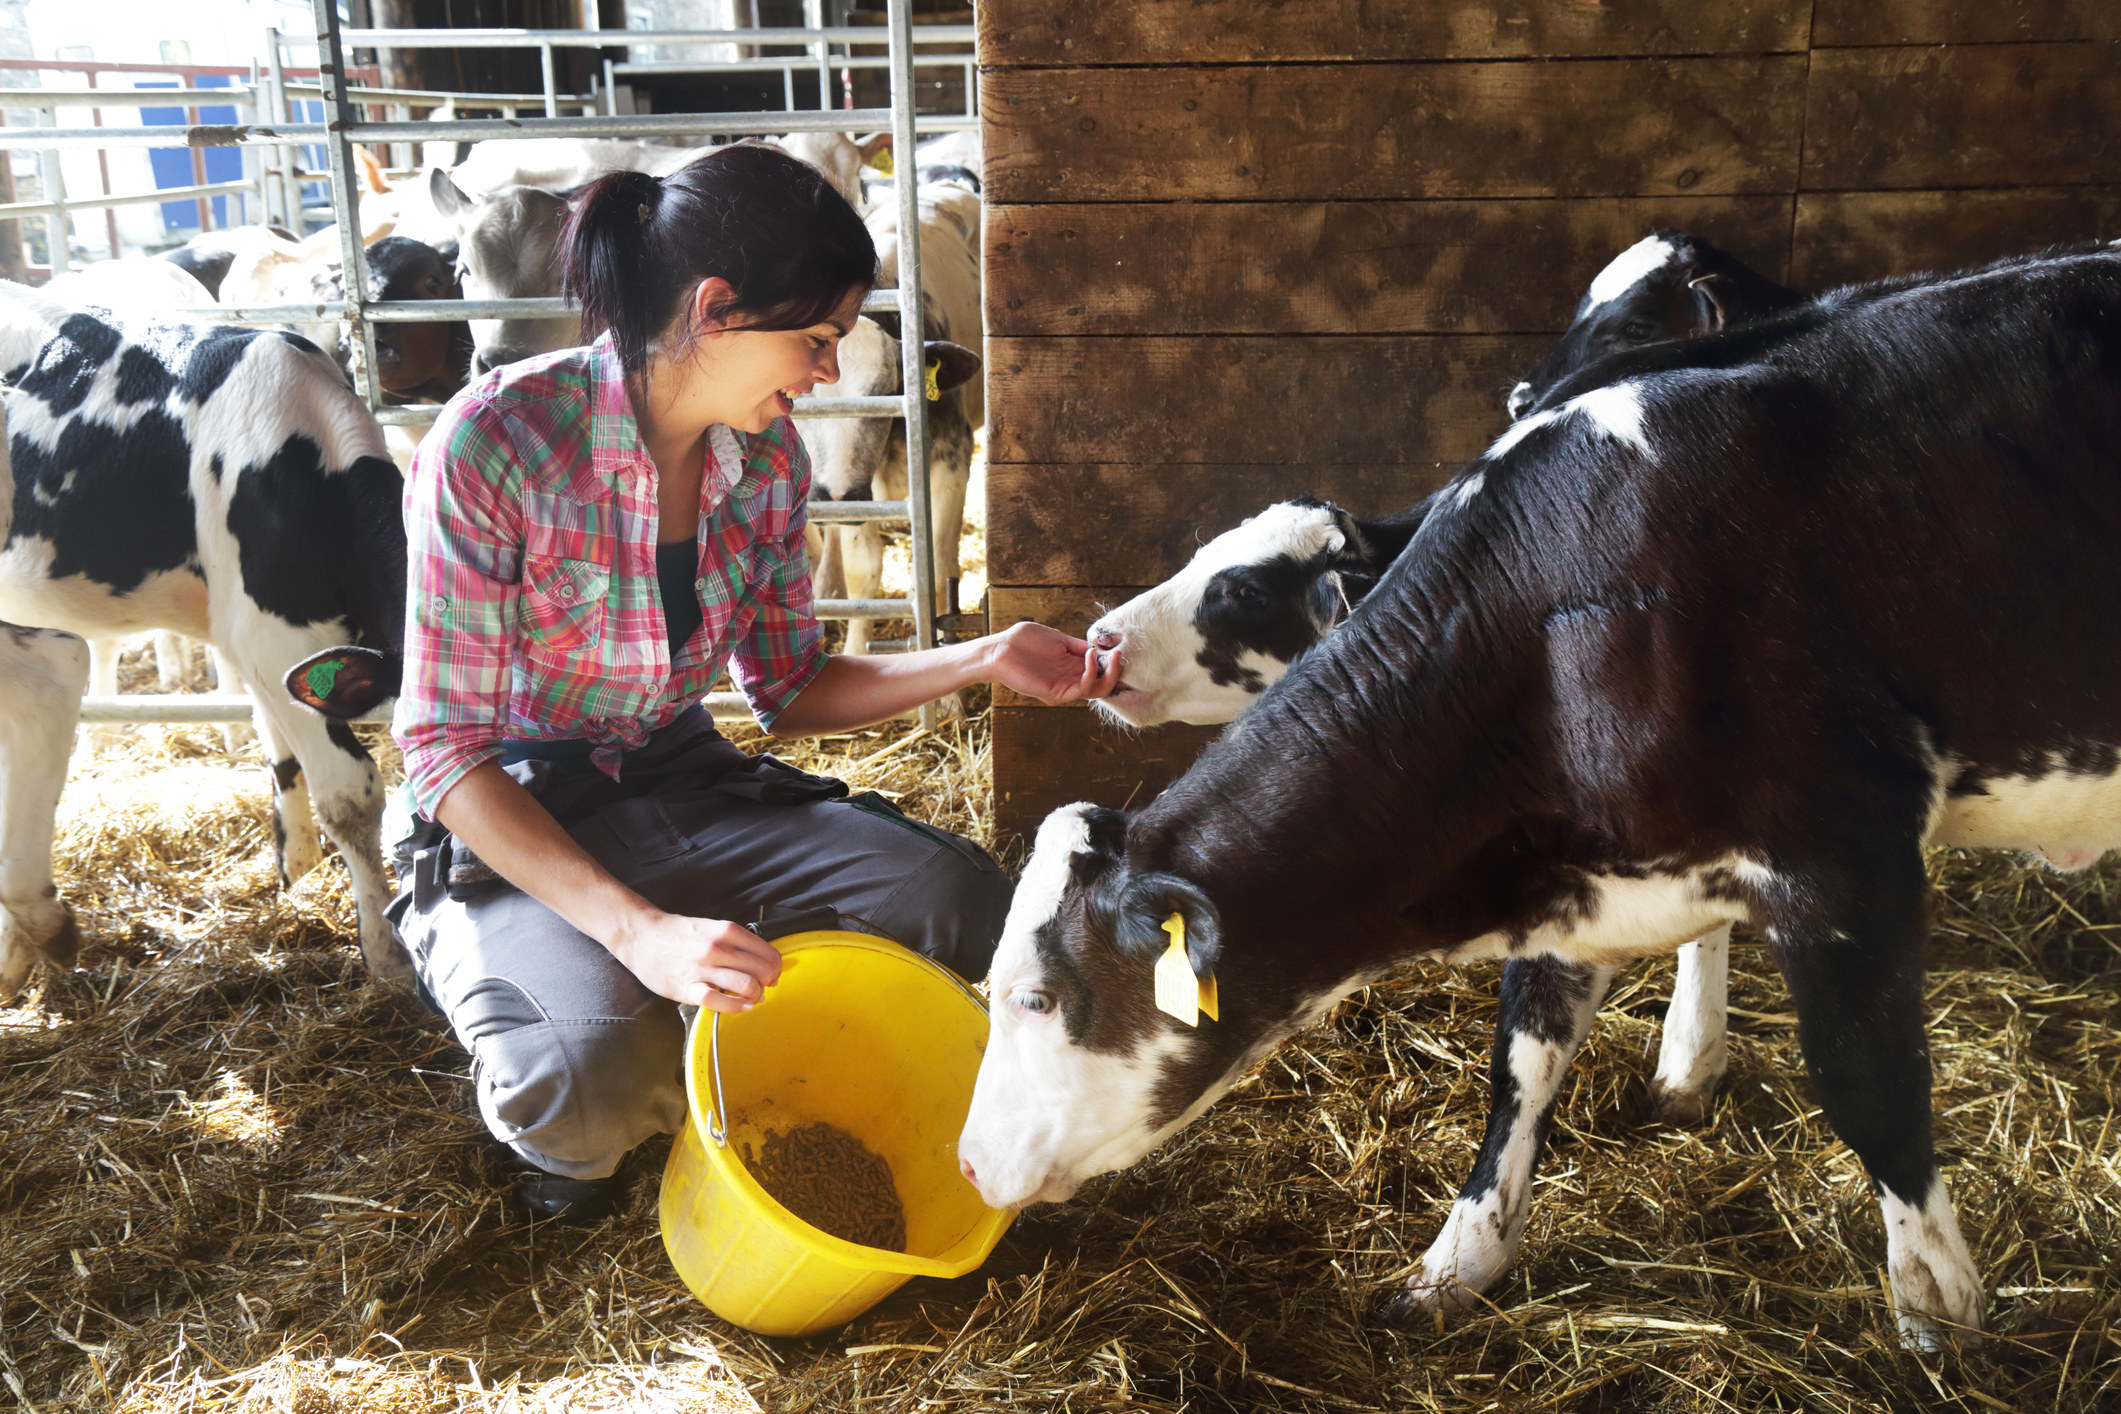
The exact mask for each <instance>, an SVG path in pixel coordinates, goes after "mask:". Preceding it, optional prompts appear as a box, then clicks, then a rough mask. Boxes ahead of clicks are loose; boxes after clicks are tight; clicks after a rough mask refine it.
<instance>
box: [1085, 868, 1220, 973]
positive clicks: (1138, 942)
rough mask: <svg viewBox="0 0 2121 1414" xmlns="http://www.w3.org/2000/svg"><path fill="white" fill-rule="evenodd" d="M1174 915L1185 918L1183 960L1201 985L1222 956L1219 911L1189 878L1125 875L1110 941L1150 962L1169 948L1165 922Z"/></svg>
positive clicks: (1124, 950)
mask: <svg viewBox="0 0 2121 1414" xmlns="http://www.w3.org/2000/svg"><path fill="white" fill-rule="evenodd" d="M1174 913H1175V914H1177V915H1178V916H1179V917H1180V918H1182V919H1184V920H1185V925H1186V960H1187V961H1188V962H1190V963H1192V964H1193V975H1194V976H1195V977H1197V978H1199V979H1200V980H1201V981H1202V982H1204V983H1205V982H1208V981H1210V980H1212V979H1213V978H1214V976H1215V968H1216V964H1217V963H1219V962H1220V961H1221V960H1222V950H1223V948H1222V914H1220V913H1219V912H1217V911H1216V908H1215V903H1214V901H1213V900H1212V899H1210V898H1209V897H1208V896H1207V895H1206V894H1204V893H1202V892H1201V891H1200V887H1199V886H1198V885H1196V884H1195V883H1194V882H1193V881H1192V880H1190V879H1184V878H1181V877H1179V876H1178V875H1176V874H1166V873H1163V872H1161V871H1159V872H1155V873H1149V874H1136V875H1134V876H1133V877H1132V878H1130V879H1128V880H1127V883H1126V887H1125V888H1124V889H1122V890H1121V892H1120V900H1119V917H1118V918H1117V919H1116V920H1115V921H1114V926H1113V929H1112V940H1113V942H1114V943H1116V944H1117V945H1118V946H1119V949H1120V951H1121V952H1123V953H1126V954H1127V955H1128V956H1130V957H1134V958H1138V959H1140V960H1141V961H1143V962H1154V961H1155V960H1156V959H1157V958H1159V957H1161V956H1163V953H1164V950H1165V949H1166V948H1168V947H1170V946H1171V935H1170V934H1169V933H1168V932H1167V931H1165V928H1164V925H1165V924H1166V923H1168V922H1170V921H1171V915H1173V914H1174Z"/></svg>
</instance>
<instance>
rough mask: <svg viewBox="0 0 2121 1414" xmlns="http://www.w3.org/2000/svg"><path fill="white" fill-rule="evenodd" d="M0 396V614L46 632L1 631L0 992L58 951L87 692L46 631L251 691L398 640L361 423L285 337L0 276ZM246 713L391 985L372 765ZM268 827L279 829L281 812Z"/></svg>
mask: <svg viewBox="0 0 2121 1414" xmlns="http://www.w3.org/2000/svg"><path fill="white" fill-rule="evenodd" d="M0 382H4V383H5V384H6V385H7V386H6V389H5V391H4V392H0V410H4V413H5V424H6V425H5V442H4V446H5V448H6V460H5V466H4V480H0V488H4V491H5V495H4V498H0V506H4V507H5V511H4V517H5V518H4V521H0V619H5V620H6V621H7V622H8V623H9V624H16V625H28V626H32V629H33V630H44V631H43V632H37V631H30V632H26V633H25V632H22V631H12V630H10V631H6V632H0V652H4V653H5V654H6V655H7V656H8V657H9V662H8V663H7V664H6V671H5V672H0V700H4V702H5V706H4V707H0V719H11V720H13V721H14V723H15V725H14V727H13V728H11V729H10V730H8V731H5V732H0V752H4V753H5V754H4V758H0V786H4V791H5V804H4V806H0V821H4V824H0V833H4V836H5V841H6V848H7V851H8V857H7V863H6V866H5V869H4V870H0V910H4V912H5V913H6V915H7V922H6V928H5V931H4V932H0V997H4V996H11V995H13V993H14V992H15V990H16V989H17V988H19V987H20V985H21V983H22V981H23V979H24V978H25V977H26V976H27V975H28V972H29V970H30V967H31V966H32V964H33V963H34V961H35V960H36V958H37V957H39V956H42V957H45V958H47V959H49V960H51V961H53V962H55V963H61V964H63V963H64V962H66V961H67V960H68V959H69V954H70V943H69V939H70V938H71V934H72V929H71V924H70V921H69V919H68V916H67V914H66V910H65V907H64V905H63V904H60V903H59V902H58V900H57V899H56V897H55V896H54V894H53V891H52V886H51V875H50V865H51V857H50V849H49V844H50V832H51V810H52V808H53V806H54V805H55V803H56V801H57V799H58V794H59V786H60V784H61V783H62V782H63V780H64V778H65V774H66V757H67V752H66V750H65V746H66V742H67V735H66V733H63V732H60V731H58V726H59V724H61V723H64V724H65V725H66V726H67V727H68V728H69V730H70V728H71V724H72V721H73V720H74V718H75V717H76V716H77V715H78V710H79V703H80V693H81V685H82V684H83V683H84V682H85V680H86V669H85V666H83V665H81V664H80V663H78V662H77V658H78V656H79V655H78V654H77V653H76V650H75V648H74V647H73V646H71V644H70V641H69V640H68V639H67V637H66V635H68V634H78V635H81V636H82V637H87V638H111V637H118V636H122V635H128V634H134V633H138V632H141V631H143V630H148V629H158V628H166V629H173V630H175V631H177V632H180V633H183V634H186V635H189V636H190V637H193V638H197V639H203V640H205V641H206V642H208V643H210V644H212V645H213V646H214V647H215V648H216V649H218V650H219V651H220V652H222V653H224V654H225V655H227V657H228V658H229V659H230V660H231V661H232V662H233V663H234V664H235V665H236V667H237V669H238V670H239V671H240V672H241V673H242V674H243V675H244V677H245V678H247V679H248V680H249V681H251V682H254V683H275V682H277V681H279V679H280V677H281V675H282V673H283V672H284V671H285V670H286V668H287V666H288V665H289V664H291V663H294V662H296V661H298V660H300V659H302V658H304V657H307V656H308V655H310V654H313V653H315V652H317V651H318V650H320V649H323V648H326V647H329V646H331V645H333V644H336V643H344V642H347V641H349V640H353V641H358V642H365V643H371V644H375V645H378V646H381V647H384V648H390V649H394V648H396V647H397V646H398V645H399V644H400V643H401V642H402V640H403V637H404V612H405V611H404V595H405V532H404V527H403V525H402V523H401V521H400V519H399V511H398V503H399V499H400V496H401V494H402V488H401V483H400V481H399V478H398V472H397V469H396V468H395V467H394V466H392V465H391V463H390V461H389V459H388V458H387V457H386V456H385V455H384V451H383V438H382V432H381V429H380V428H378V427H377V426H376V422H375V419H374V418H373V417H372V416H370V414H369V412H368V410H367V409H366V408H365V407H363V406H362V404H361V403H360V402H359V401H358V400H357V399H356V398H355V397H354V395H353V394H352V392H351V391H350V390H349V389H348V388H347V386H346V381H345V379H344V377H343V376H342V375H341V374H340V371H339V369H338V368H337V366H336V365H334V364H333V363H332V361H331V359H330V358H328V357H327V356H326V355H325V354H324V353H322V352H321V351H320V350H318V349H317V348H316V346H315V345H313V344H311V343H309V342H308V341H307V340H305V339H302V338H300V337H298V336H296V335H293V334H289V333H285V332H280V331H262V330H254V329H233V328H227V327H215V326H208V325H196V324H161V323H157V322H155V321H153V320H152V319H144V320H140V321H132V320H121V319H119V318H118V317H116V316H112V315H108V314H106V313H103V312H101V311H83V310H70V309H67V308H65V307H63V306H61V305H58V304H55V303H53V302H51V301H48V300H46V299H44V298H42V297H41V296H40V295H38V294H37V293H35V292H33V291H30V290H26V289H23V288H21V287H20V286H15V285H8V284H4V283H0ZM255 720H256V723H257V726H258V728H259V731H260V734H261V735H262V736H264V738H265V740H266V746H267V755H268V759H269V760H270V761H271V763H272V773H273V778H274V787H275V793H276V802H278V801H280V800H281V799H283V798H284V797H286V796H287V795H289V794H290V793H291V792H294V791H296V790H298V789H299V788H301V787H302V786H304V785H305V784H306V787H307V796H308V797H309V798H310V799H312V800H314V802H315V809H316V818H317V819H318V820H319V821H321V823H322V825H323V828H324V830H325V832H326V833H327V834H328V835H329V836H330V837H331V839H332V840H333V842H334V843H336V844H337V845H338V847H339V852H340V854H341V856H342V857H344V858H345V860H346V864H347V869H348V872H349V873H350V874H351V876H352V880H353V888H354V898H355V903H356V905H357V907H358V909H359V912H360V927H361V948H362V953H363V955H364V956H365V957H366V958H367V960H368V963H369V966H370V967H371V968H372V969H373V970H375V971H376V972H377V973H378V974H380V975H383V976H386V977H402V976H404V975H406V964H405V958H404V953H403V951H402V949H400V948H399V946H398V944H397V941H396V938H395V935H394V934H393V933H392V931H391V928H390V924H389V923H388V922H387V921H386V920H385V919H384V917H383V908H384V905H385V904H386V903H387V902H388V901H389V893H388V891H387V889H386V887H385V883H384V874H383V867H382V849H381V842H380V840H379V838H378V835H379V827H380V818H381V812H382V787H381V783H380V780H379V778H378V776H377V772H376V768H375V763H374V762H373V761H371V760H370V759H369V756H368V753H367V751H366V750H364V749H363V748H362V746H361V744H360V742H359V741H358V740H357V739H356V738H355V737H354V735H353V734H352V733H351V732H350V731H349V730H347V728H346V727H344V726H343V725H339V724H336V723H332V724H327V723H324V722H322V721H319V720H318V719H317V718H315V717H313V716H311V715H310V714H309V713H307V712H305V711H303V710H302V709H301V708H299V707H296V706H295V705H294V704H292V703H291V702H289V701H287V700H286V699H285V698H283V697H281V696H280V695H279V694H278V693H276V692H268V693H265V694H263V695H261V696H260V697H259V698H258V699H257V713H256V718H255ZM275 826H276V831H278V832H280V833H282V834H283V837H284V830H285V826H284V821H283V817H280V816H277V815H276V821H275ZM40 841H41V842H42V843H41V846H40V845H39V842H40ZM32 846H37V847H34V848H33V847H32ZM286 857H287V856H286V854H285V853H284V852H283V869H284V868H285V863H284V861H285V859H286Z"/></svg>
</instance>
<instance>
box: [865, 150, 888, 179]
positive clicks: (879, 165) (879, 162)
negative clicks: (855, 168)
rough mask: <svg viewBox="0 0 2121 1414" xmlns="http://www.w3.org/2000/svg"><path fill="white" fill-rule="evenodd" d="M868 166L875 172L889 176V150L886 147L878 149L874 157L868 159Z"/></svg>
mask: <svg viewBox="0 0 2121 1414" xmlns="http://www.w3.org/2000/svg"><path fill="white" fill-rule="evenodd" d="M869 165H870V166H871V167H873V168H875V169H876V170H877V171H879V172H882V173H883V174H884V175H885V176H887V177H888V176H890V175H891V149H890V148H888V147H880V148H878V149H877V151H876V156H874V157H872V158H870V159H869Z"/></svg>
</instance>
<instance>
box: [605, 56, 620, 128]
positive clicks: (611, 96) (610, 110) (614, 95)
mask: <svg viewBox="0 0 2121 1414" xmlns="http://www.w3.org/2000/svg"><path fill="white" fill-rule="evenodd" d="M612 63H613V61H612V60H610V59H606V60H605V61H604V116H605V117H607V118H616V117H618V116H619V90H618V83H617V75H615V74H613V73H612V72H611V65H612Z"/></svg>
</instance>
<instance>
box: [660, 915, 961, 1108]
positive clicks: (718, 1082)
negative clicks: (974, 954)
mask: <svg viewBox="0 0 2121 1414" xmlns="http://www.w3.org/2000/svg"><path fill="white" fill-rule="evenodd" d="M914 956H916V957H919V956H920V954H918V953H915V954H914ZM926 961H929V962H932V963H935V970H936V971H938V972H940V973H942V974H943V975H944V976H945V977H948V978H949V979H950V980H951V981H952V982H953V983H955V984H956V986H957V989H958V990H959V991H960V992H963V993H964V994H965V998H966V1000H968V1001H970V1002H971V1003H972V1004H973V1005H974V1006H976V1007H978V1008H979V1009H980V1010H981V1011H985V1010H986V1009H987V1004H986V1003H985V1002H983V1001H981V1000H980V995H979V993H978V992H975V991H973V990H972V984H971V983H969V982H967V981H966V980H965V979H964V978H962V977H960V976H958V975H957V974H956V973H955V972H953V971H951V970H950V969H949V968H947V967H945V966H943V965H942V964H941V963H939V962H935V959H933V958H928V959H926ZM687 1009H688V1010H690V1011H692V1013H693V1014H692V1016H691V1017H690V1018H688V1020H689V1021H690V1023H691V1024H692V1025H698V1024H699V1013H700V1012H701V1011H705V1010H706V1008H704V1007H696V1008H687ZM707 1062H708V1069H709V1071H711V1072H712V1073H713V1077H714V1098H713V1099H712V1100H711V1101H710V1102H709V1104H708V1106H707V1137H708V1138H709V1139H712V1140H713V1141H714V1147H715V1148H717V1149H726V1148H728V1147H729V1126H728V1125H727V1124H725V1123H723V1120H722V1114H723V1111H724V1109H725V1106H724V1105H723V1103H722V1014H721V1013H720V1012H718V1011H708V1012H707Z"/></svg>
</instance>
